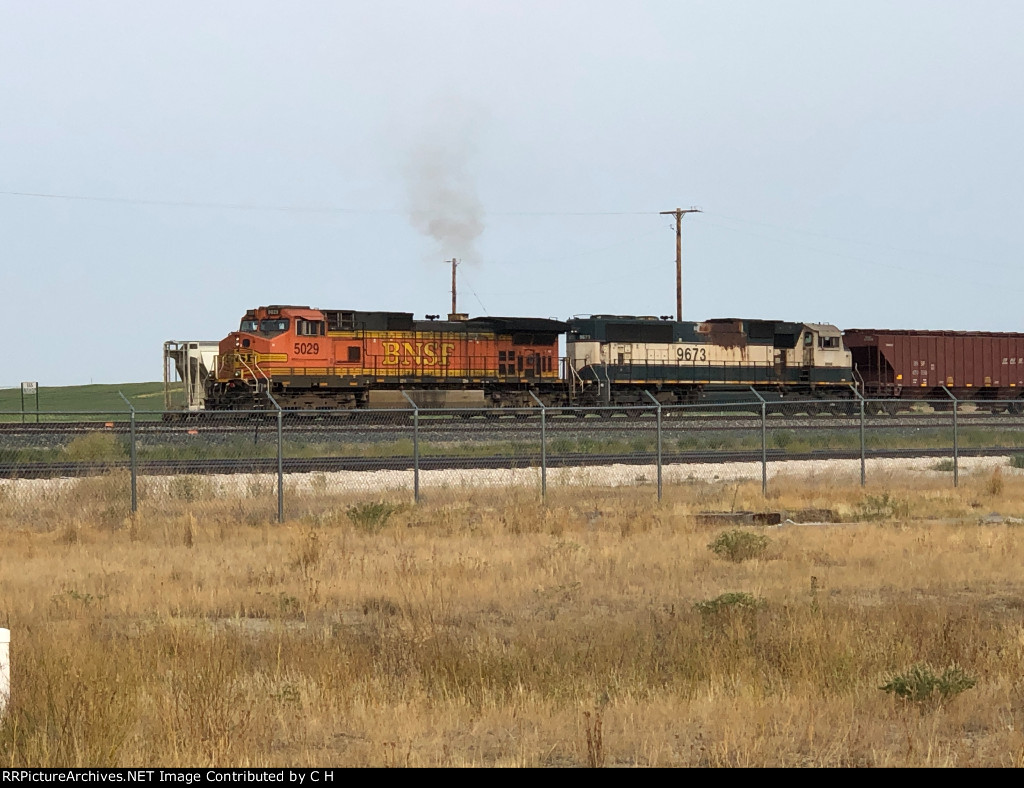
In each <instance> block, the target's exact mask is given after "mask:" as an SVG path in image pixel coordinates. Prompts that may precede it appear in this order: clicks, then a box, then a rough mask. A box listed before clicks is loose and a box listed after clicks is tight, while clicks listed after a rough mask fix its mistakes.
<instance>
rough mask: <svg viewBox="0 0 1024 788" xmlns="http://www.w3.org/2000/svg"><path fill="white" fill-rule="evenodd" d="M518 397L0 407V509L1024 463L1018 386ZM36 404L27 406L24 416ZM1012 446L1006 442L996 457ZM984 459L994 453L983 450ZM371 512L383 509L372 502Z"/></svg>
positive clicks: (332, 502) (333, 504)
mask: <svg viewBox="0 0 1024 788" xmlns="http://www.w3.org/2000/svg"><path fill="white" fill-rule="evenodd" d="M651 399H652V402H651V404H650V405H644V406H635V407H628V408H627V407H615V408H593V409H580V408H572V409H562V408H544V407H542V406H541V405H540V403H538V405H537V407H535V408H530V409H520V410H512V409H505V410H486V411H476V410H466V409H460V410H428V409H423V408H415V407H413V406H410V407H409V408H408V409H390V410H379V411H301V412H300V411H283V410H280V409H273V408H271V409H267V410H260V411H251V412H249V411H232V412H214V413H185V412H177V411H176V412H161V411H135V410H131V409H128V410H127V411H122V412H107V413H98V412H89V413H73V412H53V411H48V412H46V413H38V414H37V413H35V412H30V413H21V412H20V411H19V412H17V413H13V412H7V413H3V412H0V509H2V510H3V511H5V512H6V513H7V514H8V515H9V516H11V517H12V518H15V519H18V520H20V519H23V518H31V517H45V516H47V515H48V514H54V515H55V514H56V513H58V512H60V513H63V515H64V516H73V517H80V518H90V520H91V521H94V522H95V521H100V522H110V523H111V524H112V525H119V524H122V523H123V522H124V521H125V519H126V518H130V517H131V514H132V513H133V512H140V511H141V512H146V511H147V510H152V511H159V512H161V513H168V512H170V513H178V514H180V515H181V516H182V517H186V518H187V517H189V516H191V513H193V512H196V511H201V512H203V513H204V515H209V516H211V517H214V518H217V517H222V518H225V519H226V520H231V521H232V522H238V521H240V520H241V521H244V522H251V523H253V524H257V523H264V522H267V521H272V520H279V521H283V520H284V519H288V518H313V519H315V520H322V519H323V518H327V517H336V516H339V514H338V513H339V512H340V513H341V514H340V516H343V517H344V516H346V514H347V515H348V516H353V514H354V515H355V516H362V515H361V514H360V513H361V512H365V513H366V516H367V517H368V518H371V519H372V517H374V516H376V515H375V514H374V513H375V512H377V513H378V514H379V513H381V512H386V511H387V509H388V507H398V506H401V505H405V504H407V503H409V502H410V501H412V502H419V501H423V500H431V501H441V502H444V501H445V500H448V499H451V500H455V499H458V498H461V497H464V494H465V492H466V491H467V490H478V491H479V490H483V491H487V490H506V489H512V488H514V489H516V490H519V491H520V492H525V493H526V494H528V495H535V496H537V497H538V498H540V499H543V498H544V497H545V496H546V495H547V494H548V492H549V491H550V490H552V489H559V488H574V487H576V488H585V487H616V486H632V487H641V488H649V489H650V493H651V495H652V496H656V497H657V498H659V499H660V498H661V497H662V495H663V494H664V491H665V489H666V487H667V486H670V485H679V484H689V483H713V482H718V481H723V480H724V481H731V480H739V479H753V480H759V481H760V484H761V488H762V491H763V492H764V493H765V494H768V493H769V491H770V489H771V488H772V486H773V485H780V484H784V483H785V479H786V478H787V477H788V476H789V475H792V474H812V475H813V474H817V475H819V476H822V477H823V478H825V479H826V480H832V479H835V480H838V479H839V478H840V477H843V478H847V479H849V480H852V481H854V483H856V481H858V480H859V482H860V483H861V484H865V483H866V482H867V481H868V479H869V478H872V477H873V476H876V475H882V474H887V473H892V472H895V471H898V470H904V471H906V470H908V469H917V470H926V471H934V472H937V473H941V474H945V473H948V474H949V477H950V482H949V483H950V484H951V485H953V486H956V485H958V484H959V483H960V474H961V472H962V470H963V467H964V463H965V462H968V463H969V462H971V461H972V460H973V458H979V457H986V458H999V459H998V462H1000V463H1002V464H1006V463H1007V462H1012V463H1017V462H1018V457H1019V458H1020V460H1019V461H1020V462H1021V463H1022V464H1024V416H1022V415H1020V414H1018V413H1016V412H1014V404H1015V403H1001V402H985V403H977V402H974V403H964V402H957V401H955V400H953V399H952V398H951V397H950V398H947V399H944V400H935V401H927V402H926V401H920V402H907V401H889V400H862V399H856V400H850V399H845V400H837V401H821V400H815V401H813V402H796V401H781V402H780V401H774V402H770V401H765V400H763V399H761V398H760V396H757V395H754V394H753V393H752V394H751V396H750V397H749V398H748V399H747V400H745V401H739V402H734V403H731V404H725V405H723V404H714V405H695V406H662V405H659V404H657V403H656V402H655V401H653V398H651ZM37 417H38V418H37ZM1007 458H1009V459H1007ZM991 461H995V460H991ZM381 516H383V515H381Z"/></svg>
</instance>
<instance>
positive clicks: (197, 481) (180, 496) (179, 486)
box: [167, 474, 212, 501]
mask: <svg viewBox="0 0 1024 788" xmlns="http://www.w3.org/2000/svg"><path fill="white" fill-rule="evenodd" d="M211 488H212V484H211V482H210V481H209V480H208V479H206V478H204V477H202V476H192V475H191V474H189V475H185V476H172V477H171V480H170V481H169V482H168V483H167V494H168V495H169V496H170V497H171V498H174V499H176V500H179V501H198V500H200V499H202V498H208V497H209V496H210V493H211V491H212V490H211Z"/></svg>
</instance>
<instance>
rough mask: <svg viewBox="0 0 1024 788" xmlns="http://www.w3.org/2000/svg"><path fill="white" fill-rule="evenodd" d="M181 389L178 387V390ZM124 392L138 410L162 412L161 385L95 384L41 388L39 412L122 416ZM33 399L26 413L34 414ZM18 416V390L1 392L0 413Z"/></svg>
mask: <svg viewBox="0 0 1024 788" xmlns="http://www.w3.org/2000/svg"><path fill="white" fill-rule="evenodd" d="M178 388H179V389H180V385H179V386H178ZM119 391H120V392H123V393H124V395H125V396H126V397H127V398H128V400H129V401H130V402H131V403H132V405H134V406H135V408H136V409H137V410H163V409H164V384H163V383H161V382H155V383H97V384H93V385H88V386H40V387H39V410H40V411H44V412H53V411H64V412H69V411H103V412H114V413H124V412H126V411H127V410H128V406H127V405H125V404H124V400H123V399H121V397H120V396H118V392H119ZM35 408H36V404H35V398H34V397H26V398H25V410H26V411H30V412H34V411H35ZM11 412H14V413H19V412H21V389H20V388H13V389H0V413H11Z"/></svg>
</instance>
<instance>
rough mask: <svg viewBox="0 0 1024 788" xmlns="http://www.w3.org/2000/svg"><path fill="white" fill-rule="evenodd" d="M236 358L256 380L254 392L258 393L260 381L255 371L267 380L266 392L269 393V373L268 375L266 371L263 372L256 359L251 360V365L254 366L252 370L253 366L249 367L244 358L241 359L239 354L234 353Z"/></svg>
mask: <svg viewBox="0 0 1024 788" xmlns="http://www.w3.org/2000/svg"><path fill="white" fill-rule="evenodd" d="M236 358H237V359H238V363H239V364H241V365H242V366H243V367H245V368H246V370H248V372H249V374H250V375H252V378H253V380H255V381H256V392H257V393H259V390H260V381H259V378H258V377H257V376H256V372H259V373H260V374H261V375H263V379H264V380H265V381H266V382H267V393H268V394H269V393H270V375H268V374H267V373H266V372H264V371H263V370H262V369H261V368H260V365H259V363H257V362H256V361H253V362H252V363H253V367H255V368H256V370H255V371H253V368H252V367H250V366H249V365H248V364H247V363H246V362H245V359H243V358H242V357H241V355H240V354H236Z"/></svg>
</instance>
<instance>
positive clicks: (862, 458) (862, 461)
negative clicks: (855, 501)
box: [850, 383, 868, 487]
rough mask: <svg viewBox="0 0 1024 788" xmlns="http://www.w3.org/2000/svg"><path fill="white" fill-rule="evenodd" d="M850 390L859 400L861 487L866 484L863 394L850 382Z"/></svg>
mask: <svg viewBox="0 0 1024 788" xmlns="http://www.w3.org/2000/svg"><path fill="white" fill-rule="evenodd" d="M850 390H851V391H853V393H854V394H856V395H857V399H858V400H860V486H861V487H863V486H864V485H865V484H867V479H868V477H867V469H866V467H865V455H866V453H867V451H866V447H865V443H864V395H863V394H861V393H860V392H859V391H857V387H856V386H854V385H853V384H852V383H851V384H850Z"/></svg>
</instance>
